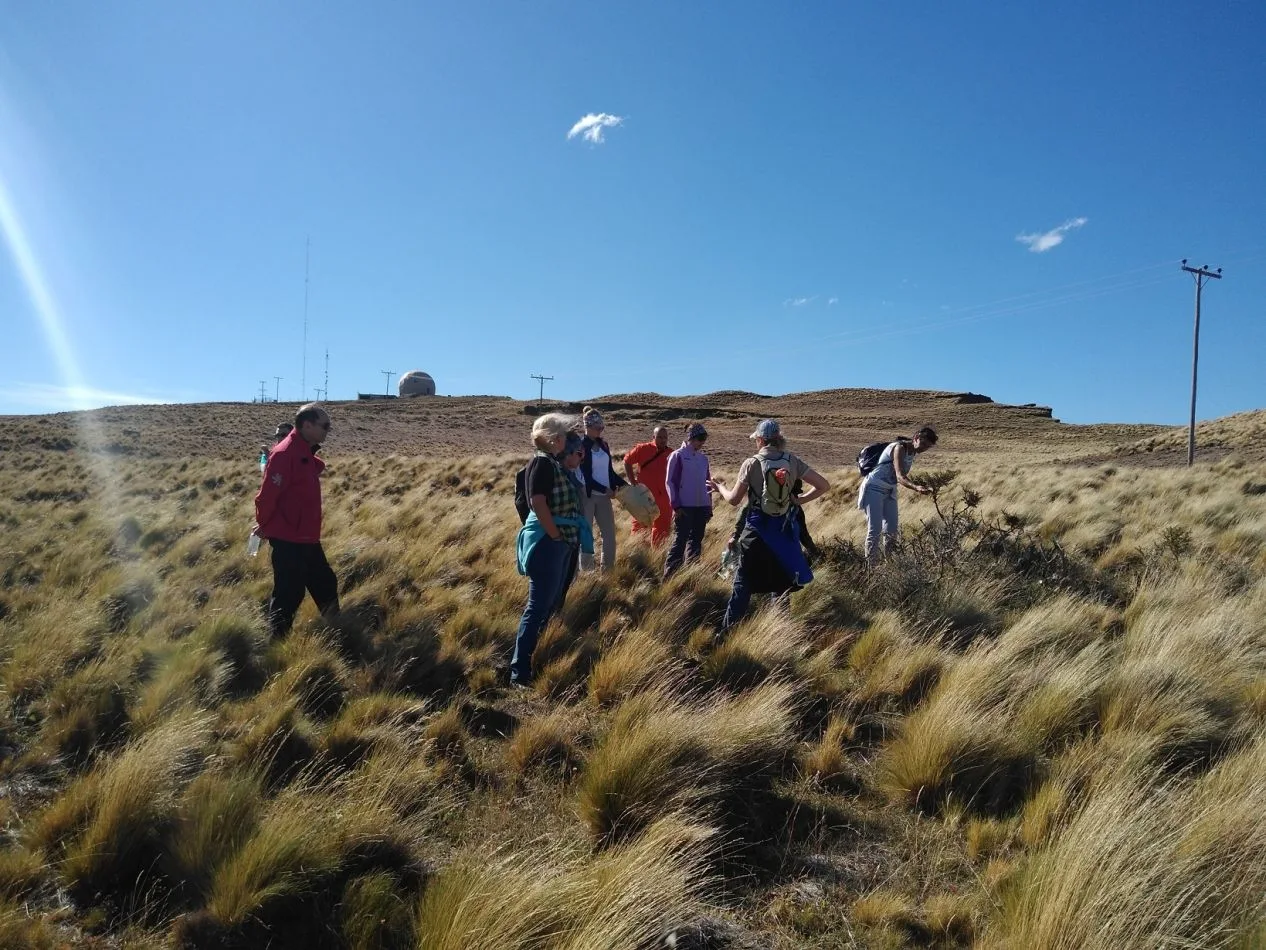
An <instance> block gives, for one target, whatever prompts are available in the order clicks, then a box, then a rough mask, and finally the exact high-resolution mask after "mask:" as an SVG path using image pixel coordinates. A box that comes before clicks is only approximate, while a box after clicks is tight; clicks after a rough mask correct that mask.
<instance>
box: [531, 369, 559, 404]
mask: <svg viewBox="0 0 1266 950" xmlns="http://www.w3.org/2000/svg"><path fill="white" fill-rule="evenodd" d="M528 376H529V377H531V378H532V379H539V380H540V381H541V395H540V398H538V399H537V402H544V401H545V381H546V380H549V381H550V382H553V380H554V377H553V376H541V375H540V374H539V373H529V374H528Z"/></svg>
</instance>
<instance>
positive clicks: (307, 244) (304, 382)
mask: <svg viewBox="0 0 1266 950" xmlns="http://www.w3.org/2000/svg"><path fill="white" fill-rule="evenodd" d="M311 247H312V238H310V237H309V238H305V239H304V242H303V376H302V377H301V378H300V380H299V392H300V393H306V392H307V391H308V251H309V250H310V249H311Z"/></svg>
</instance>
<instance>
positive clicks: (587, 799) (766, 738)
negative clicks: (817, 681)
mask: <svg viewBox="0 0 1266 950" xmlns="http://www.w3.org/2000/svg"><path fill="white" fill-rule="evenodd" d="M794 716H795V713H794V709H793V706H792V691H791V689H790V688H789V687H788V686H786V685H785V684H782V683H777V682H771V683H768V684H766V685H764V686H761V687H758V688H756V689H753V690H750V691H748V692H746V693H744V694H741V695H740V696H737V697H735V698H733V699H716V698H712V699H708V700H704V699H703V698H701V697H700V698H690V697H683V696H674V695H672V694H668V693H663V692H658V691H655V692H647V693H643V694H640V695H638V696H634V697H632V698H630V699H628V700H626V701H625V702H624V703H623V704H622V705H621V706H620V708H619V709H617V710H616V713H615V717H614V719H613V720H612V723H611V728H610V730H609V732H608V733H607V735H606V737H605V739H604V741H603V742H602V744H601V745H600V746H599V747H598V748H597V749H596V750H595V751H594V753H593V754H592V755H591V756H590V758H589V762H588V765H587V766H586V768H585V772H584V774H583V775H582V777H581V781H580V788H579V796H580V811H581V818H582V820H583V821H584V823H585V824H586V826H587V827H588V828H589V831H590V834H591V835H592V836H593V838H594V839H595V840H596V841H598V842H599V843H601V844H612V843H617V842H620V841H625V840H628V839H629V838H630V837H631V836H633V835H635V834H637V833H638V831H640V830H641V829H642V828H644V827H646V825H647V824H649V823H650V822H651V821H653V820H654V818H655V816H656V815H660V814H664V813H666V812H672V811H678V810H685V811H687V812H693V813H698V814H700V815H704V816H710V817H716V818H724V816H723V815H717V814H715V813H716V809H717V806H718V804H719V803H720V802H721V801H722V800H729V799H730V798H732V797H733V796H740V797H746V799H747V801H748V802H749V804H750V803H753V802H754V801H755V800H756V798H757V797H758V796H760V795H761V794H762V793H768V791H769V789H770V787H771V785H772V783H773V781H774V780H775V779H776V778H777V777H778V776H779V774H780V773H781V770H782V768H783V765H784V761H785V760H786V758H787V756H788V755H789V753H790V751H791V748H792V743H793V741H794V733H793V731H792V730H793V726H794V722H795V719H794ZM745 817H747V816H745ZM735 831H737V832H738V833H740V834H750V835H753V836H754V837H757V838H759V837H761V836H762V835H763V834H764V833H767V832H768V831H769V829H767V828H765V827H762V826H761V825H760V824H757V825H756V826H747V827H740V828H736V829H735Z"/></svg>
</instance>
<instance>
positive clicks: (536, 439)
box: [532, 412, 576, 449]
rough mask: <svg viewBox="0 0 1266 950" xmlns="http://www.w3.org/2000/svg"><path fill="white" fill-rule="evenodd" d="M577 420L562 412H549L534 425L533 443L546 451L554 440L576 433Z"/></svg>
mask: <svg viewBox="0 0 1266 950" xmlns="http://www.w3.org/2000/svg"><path fill="white" fill-rule="evenodd" d="M575 428H576V419H575V417H573V416H569V415H566V414H565V413H561V412H547V413H545V415H543V416H541V417H540V418H539V419H537V420H536V421H535V422H533V423H532V442H533V444H534V445H536V447H537V448H539V449H544V448H545V447H546V446H547V445H548V444H549V443H550V442H552V441H553V440H554V439H557V438H560V437H564V436H566V435H567V433H568V432H573V431H575Z"/></svg>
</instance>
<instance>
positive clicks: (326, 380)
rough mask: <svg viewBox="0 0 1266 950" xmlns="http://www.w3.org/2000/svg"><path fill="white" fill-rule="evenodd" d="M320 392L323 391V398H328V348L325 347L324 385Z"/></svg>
mask: <svg viewBox="0 0 1266 950" xmlns="http://www.w3.org/2000/svg"><path fill="white" fill-rule="evenodd" d="M321 392H323V393H325V396H324V398H325V399H329V398H330V348H329V347H328V346H327V347H326V348H325V385H324V386H323V387H321Z"/></svg>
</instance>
